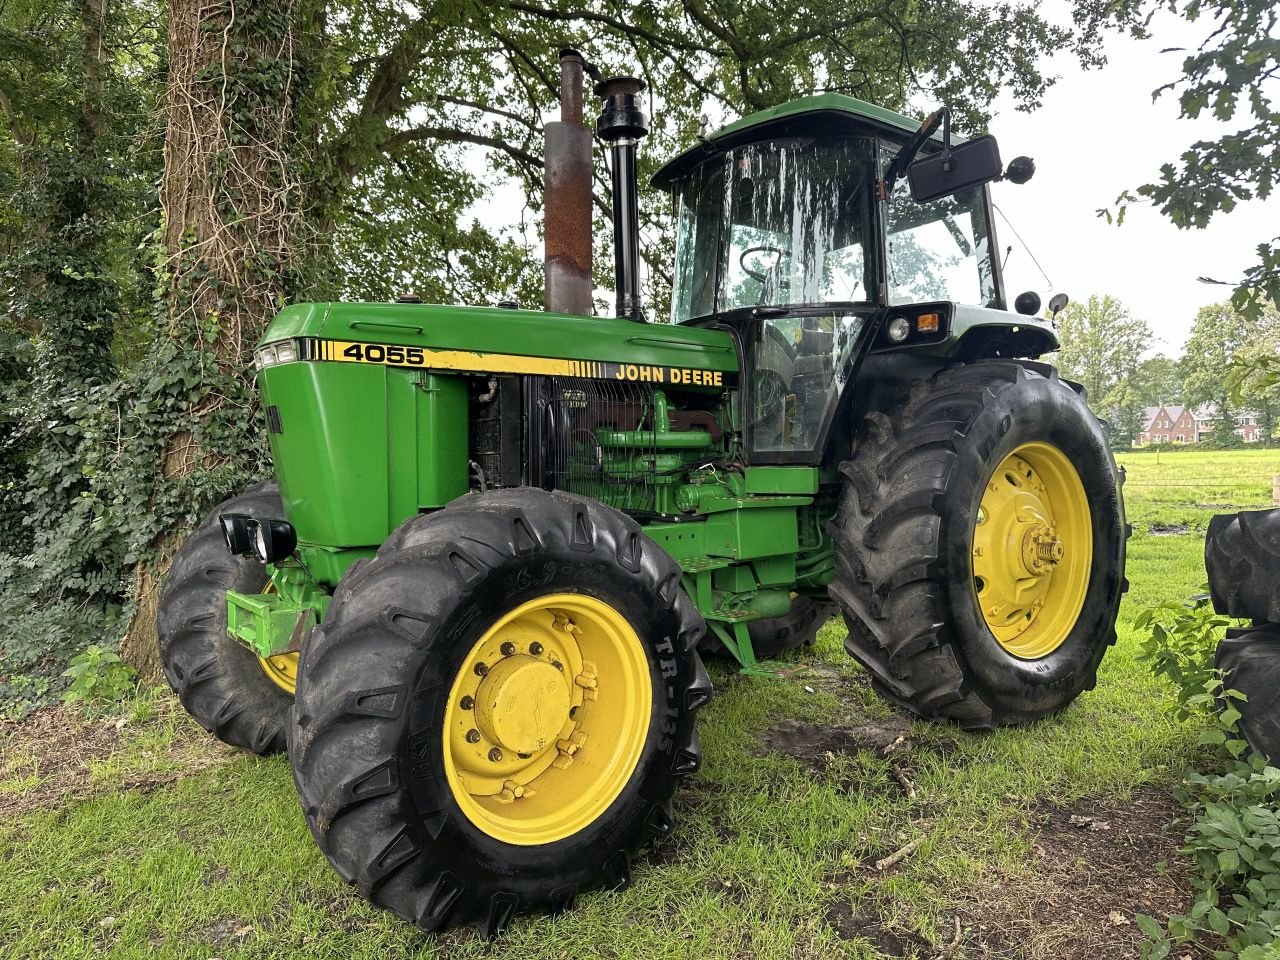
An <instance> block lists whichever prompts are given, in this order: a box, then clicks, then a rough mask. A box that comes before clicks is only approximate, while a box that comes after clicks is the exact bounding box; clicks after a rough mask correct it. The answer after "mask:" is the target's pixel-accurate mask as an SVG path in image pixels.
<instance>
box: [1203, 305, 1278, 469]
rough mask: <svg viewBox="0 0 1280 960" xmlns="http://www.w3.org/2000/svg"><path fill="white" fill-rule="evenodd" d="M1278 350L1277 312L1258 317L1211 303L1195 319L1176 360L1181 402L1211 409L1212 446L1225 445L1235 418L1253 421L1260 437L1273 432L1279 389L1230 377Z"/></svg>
mask: <svg viewBox="0 0 1280 960" xmlns="http://www.w3.org/2000/svg"><path fill="white" fill-rule="evenodd" d="M1278 347H1280V311H1278V310H1276V308H1274V307H1264V308H1263V309H1262V310H1261V311H1260V312H1259V313H1257V314H1256V315H1255V314H1252V313H1251V312H1247V311H1243V310H1239V309H1237V308H1236V307H1235V305H1234V303H1215V304H1210V305H1209V306H1207V307H1202V308H1201V309H1200V311H1199V312H1198V313H1197V314H1196V319H1195V322H1194V323H1193V324H1192V327H1191V334H1190V336H1189V337H1188V338H1187V343H1186V354H1185V356H1184V357H1183V359H1182V372H1183V397H1184V399H1185V401H1186V403H1187V404H1188V405H1189V406H1198V405H1200V404H1213V405H1214V407H1215V409H1216V419H1215V421H1214V428H1213V434H1214V437H1213V439H1214V442H1215V443H1217V444H1225V443H1229V442H1230V440H1229V438H1228V434H1230V433H1231V432H1232V431H1234V429H1235V419H1234V416H1235V414H1236V413H1238V412H1241V411H1246V410H1247V411H1252V412H1253V413H1256V414H1257V415H1258V417H1259V428H1260V430H1261V432H1262V435H1263V436H1264V437H1265V438H1268V439H1269V438H1270V437H1271V435H1272V434H1273V433H1274V431H1275V425H1276V417H1277V415H1278V414H1280V389H1278V388H1277V387H1276V385H1275V384H1274V383H1271V382H1267V381H1266V380H1265V379H1254V378H1245V379H1244V380H1242V379H1241V377H1240V376H1239V375H1236V376H1233V373H1238V372H1239V371H1242V370H1243V371H1247V370H1249V369H1252V368H1254V367H1255V366H1256V365H1257V362H1258V360H1259V359H1260V358H1264V357H1270V356H1273V355H1274V354H1275V353H1276V351H1277V348H1278Z"/></svg>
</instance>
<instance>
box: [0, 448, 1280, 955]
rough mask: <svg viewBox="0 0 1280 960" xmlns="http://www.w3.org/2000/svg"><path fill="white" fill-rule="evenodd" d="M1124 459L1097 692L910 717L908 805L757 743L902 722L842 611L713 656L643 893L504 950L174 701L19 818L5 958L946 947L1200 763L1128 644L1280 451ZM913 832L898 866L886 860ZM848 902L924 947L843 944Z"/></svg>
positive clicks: (18, 772)
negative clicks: (977, 716)
mask: <svg viewBox="0 0 1280 960" xmlns="http://www.w3.org/2000/svg"><path fill="white" fill-rule="evenodd" d="M1118 459H1119V460H1120V462H1121V463H1122V464H1123V465H1124V466H1125V467H1126V469H1127V473H1128V485H1127V487H1126V490H1125V494H1126V501H1127V505H1128V511H1129V516H1130V518H1131V519H1132V521H1133V524H1134V535H1133V538H1132V539H1131V541H1130V544H1129V562H1128V577H1129V580H1130V582H1131V584H1132V589H1131V591H1130V594H1129V596H1128V598H1127V599H1126V601H1125V603H1124V606H1123V608H1122V613H1121V629H1120V639H1119V642H1118V643H1117V645H1116V648H1115V649H1114V650H1113V651H1112V652H1111V654H1110V655H1109V656H1108V657H1107V659H1106V660H1105V661H1104V664H1103V667H1102V671H1101V675H1100V677H1099V683H1098V687H1097V689H1096V690H1094V691H1092V692H1090V693H1087V694H1085V695H1084V696H1082V697H1081V698H1080V699H1079V700H1078V701H1077V702H1076V704H1074V705H1073V706H1072V707H1071V708H1070V709H1068V710H1067V711H1066V712H1065V713H1063V714H1062V715H1061V716H1059V717H1056V718H1053V719H1052V720H1049V721H1047V722H1043V723H1040V724H1037V725H1035V726H1033V727H1030V728H1026V729H1018V730H1002V731H998V732H996V733H993V734H990V735H977V736H975V735H964V734H960V733H958V732H957V731H954V730H950V729H943V728H937V727H931V726H928V725H923V724H915V725H913V726H912V729H911V744H912V746H911V749H910V753H909V755H908V756H907V758H906V761H905V762H907V763H909V769H910V772H911V776H912V779H913V781H914V786H915V791H916V793H915V796H914V797H908V796H907V795H906V793H905V792H904V790H902V789H900V788H899V787H898V786H897V784H896V783H895V781H894V779H893V775H892V769H891V766H892V764H894V763H895V762H900V761H896V760H895V759H894V758H890V759H885V758H883V757H881V756H880V754H879V753H877V752H874V751H873V752H858V753H852V754H846V753H835V754H831V755H829V756H828V757H826V758H820V759H819V760H818V761H817V763H816V765H815V763H814V762H813V761H812V758H810V759H803V758H799V757H796V756H789V755H784V754H779V753H774V752H770V751H767V750H765V749H764V747H763V746H762V738H763V737H764V736H765V735H766V733H767V731H768V730H769V729H770V727H771V726H772V725H774V724H776V723H777V722H778V721H779V720H782V719H784V718H795V719H798V720H803V721H807V722H810V723H814V724H846V725H848V724H854V725H857V724H868V723H874V722H877V721H882V720H892V719H893V718H894V717H895V716H896V715H895V714H893V713H892V711H890V710H889V709H888V708H887V707H886V706H885V705H884V704H883V703H882V702H881V701H879V700H878V699H877V698H876V697H875V695H874V694H873V693H872V692H871V691H870V689H869V688H868V687H867V686H866V684H865V682H864V678H863V677H862V674H861V671H860V670H859V669H858V668H857V667H855V666H854V665H852V664H850V663H849V661H848V660H847V658H846V657H845V655H844V653H843V650H842V647H841V639H842V635H841V633H840V632H838V631H837V630H836V629H835V628H834V626H832V627H828V628H826V630H824V632H823V634H822V635H821V637H820V639H819V643H818V644H817V647H816V649H815V650H813V651H811V652H809V653H807V656H808V658H809V662H810V663H812V664H814V665H815V667H816V668H817V673H816V674H815V675H814V676H812V677H808V678H796V679H791V680H768V679H758V678H745V677H742V676H740V675H738V674H736V673H735V672H733V671H732V670H730V669H729V668H728V667H727V666H725V665H724V664H720V665H718V666H716V667H715V668H714V670H713V673H714V678H715V680H716V682H717V688H718V695H717V697H716V699H715V700H714V701H713V703H712V704H711V705H710V706H709V707H708V708H707V709H706V711H705V712H704V714H703V715H702V720H701V730H702V742H703V747H704V754H705V757H706V762H705V765H704V767H703V771H702V773H701V774H700V775H699V776H698V777H696V778H695V779H694V780H693V781H692V782H690V783H689V784H688V785H687V787H686V789H685V790H683V791H682V793H681V794H680V796H679V800H678V804H677V814H678V816H679V820H680V825H679V827H678V829H677V833H676V835H675V837H674V838H673V839H672V840H671V841H670V842H669V843H668V844H666V845H664V846H663V847H662V848H661V849H660V850H659V851H657V852H656V853H653V854H650V855H649V857H648V859H646V860H643V861H642V862H640V863H638V864H637V865H636V868H635V871H634V879H635V883H634V885H633V886H632V887H631V889H629V890H628V891H626V892H624V893H622V894H608V895H607V894H592V895H588V896H585V897H583V898H582V899H581V900H580V901H579V905H578V908H577V909H576V910H574V911H573V912H571V913H569V914H566V915H564V916H562V917H559V918H556V919H549V918H525V919H522V920H520V921H518V922H517V923H515V924H514V925H513V927H512V929H511V931H510V932H509V933H508V934H507V935H506V936H505V937H503V938H502V939H501V940H500V941H498V942H497V943H495V944H487V943H484V942H483V941H481V940H479V939H478V938H477V937H476V936H475V935H474V934H473V933H472V932H471V931H454V932H451V933H449V934H447V935H445V936H442V937H437V938H430V937H424V936H422V935H420V934H419V933H417V932H416V931H414V930H413V929H412V928H410V927H409V926H408V925H406V924H404V923H402V922H400V921H399V920H396V919H394V918H392V917H390V916H388V915H385V914H383V913H381V912H379V911H377V910H375V909H372V908H370V907H369V906H367V905H366V904H364V903H363V902H362V901H361V900H359V899H358V898H357V897H356V896H355V895H354V894H353V893H352V892H351V891H349V890H348V888H346V887H345V886H344V885H343V884H342V883H341V881H340V880H339V879H338V877H337V876H336V875H335V874H334V873H333V872H332V871H331V870H330V869H329V867H328V866H327V865H326V864H325V862H324V860H323V858H322V857H321V856H320V854H319V853H318V851H317V850H316V848H315V846H314V844H313V843H312V841H311V838H310V836H309V834H308V832H307V829H306V827H305V825H304V824H303V822H302V817H301V815H300V813H299V810H298V807H297V802H296V799H295V797H294V792H293V785H292V782H291V780H290V776H289V769H288V765H287V762H286V761H285V760H284V759H283V758H272V759H257V758H254V757H249V756H243V755H231V754H229V753H227V752H225V751H221V749H220V748H219V747H218V746H217V745H216V744H214V743H213V742H212V741H210V740H208V738H206V737H205V736H204V735H203V733H201V732H200V731H199V730H198V729H196V728H195V727H194V725H192V724H191V723H190V722H189V721H187V720H186V719H185V718H184V717H182V716H180V715H177V714H175V713H174V712H173V711H172V710H168V709H158V710H156V716H152V717H150V718H147V717H145V716H143V717H141V718H140V720H139V721H138V722H137V723H136V725H135V727H136V729H134V728H131V727H126V728H125V729H124V731H123V732H122V733H121V734H120V743H119V746H118V748H116V749H114V750H113V751H112V752H111V753H110V754H109V755H108V756H107V757H106V758H105V759H101V760H98V761H94V762H92V763H91V764H90V765H89V767H88V769H87V770H85V771H84V774H83V778H82V779H83V781H84V789H85V791H86V792H85V793H84V795H81V796H79V797H78V798H76V799H72V800H70V801H68V802H64V803H61V804H57V805H54V806H52V807H49V806H46V807H44V808H40V809H35V810H31V811H28V812H24V813H21V814H19V815H17V816H14V817H11V818H10V819H9V820H8V821H7V822H0V863H3V864H4V869H3V874H2V875H0V876H2V877H3V879H0V958H6V960H7V958H10V957H13V958H19V957H21V958H27V957H30V958H40V960H45V958H49V960H53V958H80V957H90V956H111V957H120V958H131V957H147V958H153V957H154V958H193V960H194V958H200V960H209V958H213V957H219V958H223V960H231V958H251V957H252V958H258V957H276V956H295V955H296V956H305V957H315V958H327V957H334V958H338V957H342V958H383V957H387V956H414V957H422V958H430V957H436V956H441V957H444V956H448V957H450V958H455V957H456V958H469V957H520V958H530V957H533V958H542V957H547V958H573V960H578V958H585V957H594V956H600V957H635V958H654V960H657V958H663V960H666V958H679V957H690V958H694V957H696V958H700V960H701V958H711V957H752V958H760V960H766V958H791V957H837V956H842V957H851V958H862V957H865V958H873V957H879V956H884V955H891V956H892V955H903V954H904V953H905V954H909V953H910V952H911V950H912V949H915V950H918V951H919V952H920V955H922V956H932V955H934V954H935V953H936V951H937V949H938V947H937V945H942V944H945V943H947V942H948V941H949V940H950V938H951V926H950V923H951V918H952V916H953V914H954V911H955V905H956V903H957V902H958V901H963V900H964V899H965V898H968V897H972V895H973V892H974V891H975V889H982V890H986V889H988V886H987V885H988V884H990V883H992V882H994V878H1012V880H1011V881H1010V882H1011V883H1012V884H1013V885H1014V886H1017V885H1020V884H1029V885H1031V884H1034V883H1036V882H1037V877H1036V873H1037V870H1038V869H1039V868H1037V867H1035V866H1034V864H1035V863H1037V862H1038V861H1037V857H1038V853H1037V850H1038V846H1037V845H1038V842H1039V841H1038V836H1039V827H1038V826H1037V824H1040V823H1042V822H1043V811H1045V810H1046V809H1054V808H1057V807H1061V806H1064V805H1070V804H1073V803H1075V802H1077V801H1081V800H1083V799H1091V800H1098V799H1101V800H1105V801H1108V802H1112V803H1114V804H1117V805H1121V806H1122V805H1123V804H1124V803H1125V802H1126V800H1127V798H1129V797H1131V796H1132V795H1133V793H1134V791H1135V790H1138V789H1139V788H1142V787H1144V786H1147V785H1154V786H1167V785H1170V784H1172V783H1173V782H1174V781H1175V780H1176V777H1177V774H1178V772H1179V771H1180V770H1181V769H1182V768H1183V767H1184V766H1185V765H1186V764H1187V763H1189V762H1191V761H1192V760H1193V758H1194V755H1195V747H1194V744H1193V741H1194V739H1195V733H1196V732H1195V731H1194V730H1190V729H1187V728H1184V727H1179V726H1178V725H1177V724H1175V723H1174V722H1173V721H1172V720H1171V719H1170V718H1169V717H1168V715H1167V714H1166V712H1165V709H1164V708H1165V706H1166V704H1167V692H1166V690H1165V689H1164V688H1163V687H1162V686H1161V685H1160V684H1159V683H1158V682H1157V681H1156V680H1155V679H1153V678H1152V677H1151V675H1150V674H1149V672H1148V671H1147V669H1146V668H1145V666H1143V665H1142V664H1140V663H1137V662H1136V661H1135V659H1134V655H1135V653H1136V651H1137V648H1138V643H1139V641H1140V639H1141V638H1140V637H1138V636H1137V635H1136V634H1135V632H1134V631H1133V629H1132V627H1131V626H1130V621H1131V618H1132V616H1133V613H1134V612H1135V611H1136V609H1138V608H1139V607H1140V606H1141V605H1143V604H1147V603H1150V602H1152V601H1154V600H1156V599H1158V598H1161V597H1182V596H1185V595H1187V594H1189V593H1192V592H1194V591H1195V590H1196V589H1197V588H1198V587H1199V585H1200V583H1201V582H1202V581H1203V578H1204V573H1203V566H1202V561H1201V551H1202V541H1203V530H1204V526H1205V524H1206V523H1207V520H1208V517H1209V516H1211V515H1212V514H1213V513H1214V512H1220V511H1222V510H1226V509H1243V508H1261V507H1266V506H1269V505H1270V495H1271V475H1272V474H1274V473H1280V453H1275V452H1271V451H1254V450H1250V451H1241V452H1233V453H1229V454H1223V453H1215V454H1201V453H1181V454H1170V453H1163V454H1161V455H1160V456H1159V461H1158V462H1157V456H1156V455H1155V454H1150V453H1137V454H1125V455H1122V456H1120V457H1119V458H1118ZM1175 484H1177V485H1175ZM1161 525H1165V526H1167V527H1172V528H1173V531H1174V532H1173V533H1172V534H1170V535H1165V533H1166V531H1164V530H1162V529H1161ZM147 709H151V708H150V707H148V708H147ZM193 755H195V756H197V757H201V756H202V757H205V758H206V759H205V762H204V763H203V764H202V763H197V762H193V759H192V757H193ZM208 758H214V759H213V760H210V759H208ZM215 761H216V762H215ZM184 771H186V775H184ZM43 776H44V771H43V769H42V767H41V766H40V763H39V761H38V759H37V757H36V756H35V754H34V753H32V752H31V751H30V750H25V751H24V748H22V747H21V746H14V745H13V744H6V743H5V742H4V741H3V740H0V802H2V801H3V800H4V798H5V796H6V794H8V795H15V794H16V795H21V794H23V793H24V792H26V791H32V790H37V789H39V788H40V783H41V779H42V777H43ZM157 783H158V786H157V785H156V784H157ZM138 784H143V786H142V787H139V786H138ZM147 784H150V786H147ZM0 809H3V808H0ZM915 839H920V840H921V841H922V843H921V845H920V846H919V848H918V849H917V850H916V851H915V853H914V854H913V855H911V856H910V857H908V858H907V859H906V860H904V861H903V862H902V864H901V865H900V866H899V867H897V868H895V869H894V870H892V871H887V872H885V873H877V872H876V871H874V870H873V869H871V868H870V867H869V864H870V863H871V862H872V861H874V860H876V859H878V858H880V857H883V856H884V855H885V854H886V853H888V852H890V851H893V850H895V849H898V848H900V847H901V846H903V845H904V844H905V843H907V842H908V841H911V840H915ZM984 895H985V894H984ZM841 911H843V915H846V916H853V917H855V918H871V920H872V921H874V922H872V923H870V925H869V926H868V927H867V929H868V930H871V929H872V928H878V929H880V930H888V931H892V932H894V935H895V936H896V937H898V940H899V941H901V942H902V943H905V944H908V947H906V948H903V949H901V950H899V949H898V948H896V947H894V946H893V943H894V942H898V941H893V940H884V939H883V938H881V939H880V940H879V941H878V944H879V946H877V943H873V942H872V940H873V939H874V938H872V939H861V938H859V937H858V936H852V937H849V934H848V931H847V930H843V931H842V929H841V925H840V922H839V917H840V916H841V915H842V914H841ZM1104 916H1105V914H1104ZM886 944H887V945H886ZM922 944H932V945H935V946H924V945H922ZM911 945H914V946H911ZM885 951H887V952H885ZM1017 955H1019V956H1023V955H1027V954H1021V953H1020V954H1017ZM1045 955H1046V956H1055V955H1056V956H1061V955H1063V954H1055V953H1054V952H1053V951H1048V950H1046V952H1045Z"/></svg>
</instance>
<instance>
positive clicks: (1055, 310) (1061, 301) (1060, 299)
mask: <svg viewBox="0 0 1280 960" xmlns="http://www.w3.org/2000/svg"><path fill="white" fill-rule="evenodd" d="M1067 303H1068V301H1067V295H1066V294H1065V293H1055V294H1054V295H1053V296H1052V297H1050V298H1049V313H1051V314H1052V315H1053V317H1055V318H1056V317H1057V316H1058V314H1059V313H1061V312H1062V308H1063V307H1065V306H1066V305H1067Z"/></svg>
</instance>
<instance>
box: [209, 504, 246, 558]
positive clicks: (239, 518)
mask: <svg viewBox="0 0 1280 960" xmlns="http://www.w3.org/2000/svg"><path fill="white" fill-rule="evenodd" d="M218 523H220V524H221V525H222V538H223V540H225V541H226V543H227V552H228V553H230V554H231V555H232V556H233V557H238V556H241V555H242V554H246V553H248V552H249V525H250V524H251V523H253V517H251V516H249V515H248V514H246V513H224V514H222V515H221V516H220V517H218Z"/></svg>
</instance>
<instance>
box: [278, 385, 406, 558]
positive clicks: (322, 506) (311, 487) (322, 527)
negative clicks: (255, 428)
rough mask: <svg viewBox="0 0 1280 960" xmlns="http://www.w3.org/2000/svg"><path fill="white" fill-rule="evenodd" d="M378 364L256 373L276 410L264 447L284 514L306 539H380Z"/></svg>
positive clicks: (385, 507)
mask: <svg viewBox="0 0 1280 960" xmlns="http://www.w3.org/2000/svg"><path fill="white" fill-rule="evenodd" d="M389 374H395V375H397V376H405V374H403V373H401V372H399V371H390V370H388V369H387V368H384V367H374V366H362V365H356V364H317V363H286V364H280V365H279V366H274V367H268V368H267V369H266V370H263V371H262V372H261V373H260V374H259V375H258V385H259V389H260V390H261V394H262V403H263V406H264V407H271V406H275V407H277V409H278V412H279V420H280V426H281V428H282V432H281V433H271V434H270V435H269V437H270V441H271V455H272V458H273V460H274V463H275V473H276V479H277V480H278V481H279V483H280V495H281V498H282V499H283V500H284V504H285V515H286V517H287V519H288V520H289V522H290V523H292V524H293V526H294V528H295V529H296V530H297V531H298V538H299V539H300V540H302V541H304V542H308V543H318V544H324V545H326V546H331V547H345V546H368V545H374V544H379V543H381V542H382V541H383V540H385V539H386V537H387V533H388V532H389V528H388V525H387V521H388V516H389V513H390V503H389V491H388V489H387V449H388V447H387V413H386V411H387V389H386V388H387V379H388V375H389Z"/></svg>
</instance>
